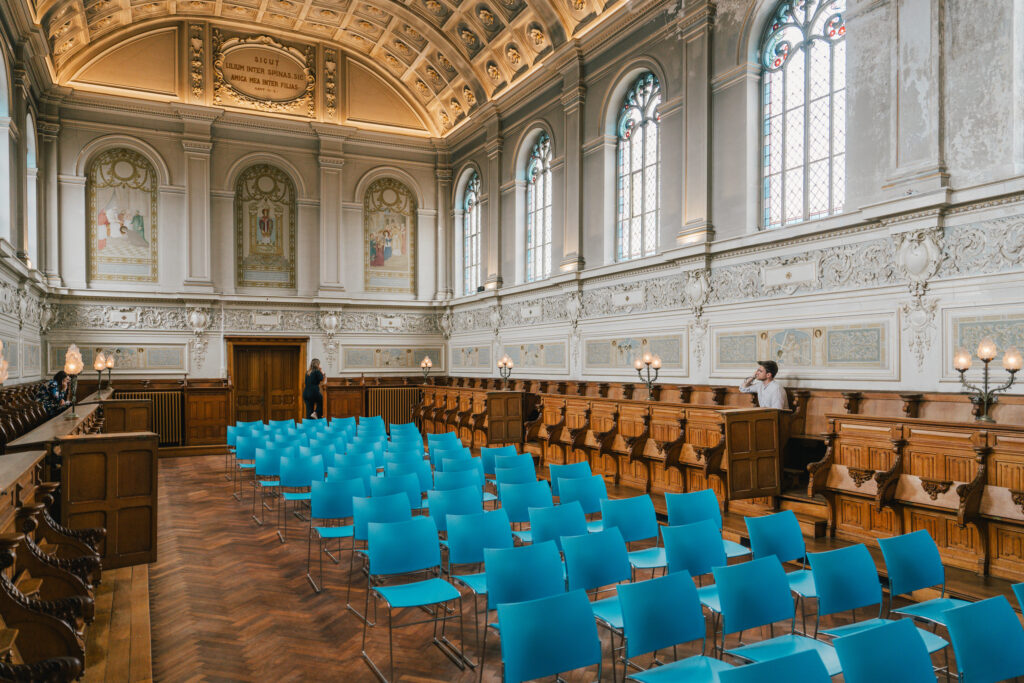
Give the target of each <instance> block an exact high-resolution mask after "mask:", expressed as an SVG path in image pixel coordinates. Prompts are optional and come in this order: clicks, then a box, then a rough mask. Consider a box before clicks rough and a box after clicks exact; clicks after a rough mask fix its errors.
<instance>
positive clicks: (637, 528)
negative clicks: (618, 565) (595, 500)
mask: <svg viewBox="0 0 1024 683" xmlns="http://www.w3.org/2000/svg"><path fill="white" fill-rule="evenodd" d="M601 519H602V520H603V521H604V528H605V529H608V528H610V527H613V526H617V527H619V531H621V532H622V537H623V538H624V539H626V542H627V543H628V542H630V541H639V540H641V539H646V538H657V537H658V517H657V514H655V512H654V501H652V500H651V497H650V496H648V495H646V494H645V495H642V496H634V497H632V498H615V499H611V498H609V499H607V500H602V501H601Z"/></svg>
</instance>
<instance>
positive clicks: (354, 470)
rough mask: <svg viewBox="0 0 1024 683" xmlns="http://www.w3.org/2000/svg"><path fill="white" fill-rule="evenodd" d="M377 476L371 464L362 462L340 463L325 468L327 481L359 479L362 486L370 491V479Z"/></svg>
mask: <svg viewBox="0 0 1024 683" xmlns="http://www.w3.org/2000/svg"><path fill="white" fill-rule="evenodd" d="M376 477H377V472H376V470H375V469H374V467H373V465H370V464H367V463H364V464H362V465H341V466H339V467H328V468H327V481H346V480H348V479H360V480H361V481H362V482H363V488H365V489H366V492H367V493H369V492H370V480H371V479H375V478H376Z"/></svg>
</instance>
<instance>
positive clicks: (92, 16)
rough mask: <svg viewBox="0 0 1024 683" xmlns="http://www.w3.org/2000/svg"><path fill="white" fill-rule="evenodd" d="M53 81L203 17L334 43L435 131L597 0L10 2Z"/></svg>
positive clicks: (508, 77)
mask: <svg viewBox="0 0 1024 683" xmlns="http://www.w3.org/2000/svg"><path fill="white" fill-rule="evenodd" d="M16 1H19V2H25V3H27V4H28V5H29V6H30V8H31V10H32V12H33V16H34V17H35V18H36V20H37V21H38V22H39V24H40V25H41V26H42V27H43V29H44V31H45V32H46V35H47V37H48V39H49V41H50V49H51V58H52V59H53V63H54V68H55V71H56V72H57V74H58V77H59V78H61V79H65V78H67V76H68V74H69V73H71V71H72V70H73V68H72V67H74V66H77V65H80V64H81V63H82V60H83V59H84V58H85V57H86V56H89V55H90V54H91V52H92V51H91V50H90V47H91V46H95V44H96V43H97V41H102V42H103V43H107V44H109V42H110V40H109V39H110V38H112V37H115V36H117V35H118V34H119V33H122V32H124V33H125V34H127V33H128V32H130V31H131V30H132V28H133V26H135V25H137V24H139V23H140V22H152V21H154V20H160V19H164V20H166V19H179V20H188V19H191V20H204V21H210V22H211V23H214V24H215V25H217V26H220V27H223V28H229V29H235V30H239V31H247V32H251V33H267V34H270V35H271V36H273V37H275V38H282V39H286V40H293V41H294V40H305V41H307V42H309V41H313V42H319V43H323V44H326V45H331V46H334V47H339V48H341V49H343V50H346V51H349V52H350V53H356V54H360V55H363V56H364V59H365V58H369V60H370V61H372V62H373V63H375V64H376V65H377V67H378V69H379V70H381V71H384V72H386V73H387V74H389V76H390V77H391V78H394V79H398V80H399V81H401V82H402V83H403V84H404V85H405V87H406V88H407V89H408V93H409V94H410V95H409V96H410V98H411V99H413V100H414V101H415V102H416V103H417V104H418V105H420V106H421V107H424V108H425V109H427V110H428V111H429V112H430V113H431V114H432V115H433V116H435V117H436V118H435V121H436V122H437V123H438V125H439V127H440V128H441V129H442V130H444V129H447V128H450V127H452V126H453V125H454V124H455V123H457V121H458V120H459V119H460V118H461V117H462V116H464V115H465V114H467V113H468V112H469V111H471V110H472V109H473V108H474V107H475V106H476V105H478V104H479V103H481V102H482V101H484V100H486V99H488V98H490V97H491V96H492V95H494V94H495V93H496V92H498V91H500V90H503V89H505V88H506V87H508V85H509V84H511V83H512V82H514V81H515V79H517V78H519V77H520V76H522V75H523V74H525V73H527V72H528V71H529V70H530V68H531V67H532V66H533V65H534V64H535V63H537V62H538V61H539V60H541V59H543V58H544V56H545V55H546V54H547V53H549V52H550V51H551V50H552V49H553V48H555V47H557V46H558V45H560V44H561V43H563V42H564V41H565V40H566V37H567V36H571V35H572V34H573V32H574V30H575V29H576V27H577V26H579V25H580V24H581V23H584V22H585V21H588V20H589V19H592V18H594V17H595V16H596V15H597V14H600V12H601V11H602V9H603V7H604V6H605V3H604V2H602V0H403V1H401V2H399V1H397V0H16Z"/></svg>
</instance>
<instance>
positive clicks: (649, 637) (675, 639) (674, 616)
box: [616, 572, 707, 658]
mask: <svg viewBox="0 0 1024 683" xmlns="http://www.w3.org/2000/svg"><path fill="white" fill-rule="evenodd" d="M616 590H617V591H618V594H619V606H620V607H621V608H622V627H623V632H624V633H625V636H626V657H630V658H632V657H636V656H638V655H642V654H645V653H647V652H654V651H655V650H662V649H664V648H667V647H674V646H676V645H679V644H681V643H689V642H690V641H693V640H698V639H701V640H703V639H704V637H705V634H706V633H707V631H706V626H705V624H704V611H703V609H702V608H701V604H700V598H699V597H698V596H697V586H695V585H694V583H693V579H691V578H690V575H689V574H687V573H686V572H677V573H674V574H666V575H665V576H659V577H658V578H656V579H651V580H650V581H638V582H636V583H623V584H619V586H618V587H617V588H616Z"/></svg>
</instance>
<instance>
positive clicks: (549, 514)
mask: <svg viewBox="0 0 1024 683" xmlns="http://www.w3.org/2000/svg"><path fill="white" fill-rule="evenodd" d="M526 512H527V515H529V517H530V534H531V537H532V539H533V542H534V543H540V542H541V541H554V542H555V545H557V546H558V549H559V550H562V537H563V536H582V535H586V533H587V516H586V515H585V514H583V508H582V507H581V506H580V504H579V503H575V502H573V503H566V504H565V505H555V506H554V507H542V508H529V509H527V511H526ZM602 585H603V584H602Z"/></svg>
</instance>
